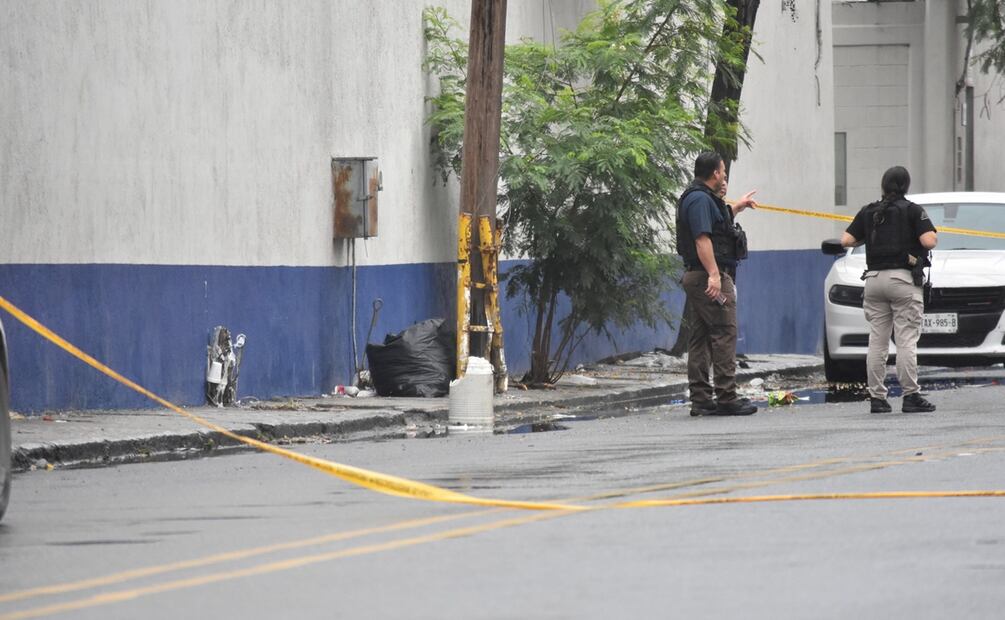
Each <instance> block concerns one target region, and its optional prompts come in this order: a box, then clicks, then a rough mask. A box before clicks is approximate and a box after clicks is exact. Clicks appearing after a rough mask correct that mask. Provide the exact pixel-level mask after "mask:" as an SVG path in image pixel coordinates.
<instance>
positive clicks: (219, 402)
mask: <svg viewBox="0 0 1005 620" xmlns="http://www.w3.org/2000/svg"><path fill="white" fill-rule="evenodd" d="M244 342H245V336H244V334H238V335H237V338H236V339H235V340H234V341H233V342H231V340H230V331H228V330H227V328H226V327H223V326H221V325H218V326H216V327H214V328H213V331H212V332H211V333H210V336H209V345H208V346H207V347H206V400H207V401H209V404H211V405H216V406H217V407H223V406H225V405H233V404H234V402H235V401H236V400H237V378H238V376H239V375H240V370H241V359H242V358H243V357H244Z"/></svg>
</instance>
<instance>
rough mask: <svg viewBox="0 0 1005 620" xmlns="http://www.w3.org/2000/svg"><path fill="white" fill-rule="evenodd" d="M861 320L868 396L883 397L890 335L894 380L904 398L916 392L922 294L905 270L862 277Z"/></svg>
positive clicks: (893, 270) (918, 388) (885, 391)
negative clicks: (865, 326) (863, 321)
mask: <svg viewBox="0 0 1005 620" xmlns="http://www.w3.org/2000/svg"><path fill="white" fill-rule="evenodd" d="M863 308H864V309H865V318H866V320H867V321H869V327H870V331H869V355H868V357H866V362H865V365H866V375H867V377H868V381H869V395H870V396H872V397H873V398H886V395H887V389H886V385H885V384H884V381H885V379H886V360H887V357H888V354H889V347H890V334H891V332H892V333H893V335H894V339H895V340H896V344H897V379H898V380H899V381H900V386H901V387H902V388H903V389H904V396H907V395H908V394H914V393H915V392H919V391H920V390H921V388H920V387H919V386H918V338H920V337H921V321H922V317H923V316H924V313H925V302H924V293H923V292H922V289H921V287H920V286H915V285H914V282H913V281H912V280H911V272H910V271H908V270H907V269H885V270H883V271H870V272H869V273H867V274H866V276H865V302H864V304H863Z"/></svg>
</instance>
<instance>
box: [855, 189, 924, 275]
mask: <svg viewBox="0 0 1005 620" xmlns="http://www.w3.org/2000/svg"><path fill="white" fill-rule="evenodd" d="M910 205H911V203H910V202H908V201H907V200H906V199H904V198H898V199H896V200H893V201H889V202H888V201H879V202H874V203H872V204H870V205H867V206H866V207H865V212H864V213H863V215H864V218H865V221H864V223H865V262H866V266H867V268H868V270H869V271H878V270H882V269H910V268H911V264H910V263H909V262H908V258H907V256H908V255H909V254H914V255H915V256H916V257H918V256H921V255H922V253H923V252H924V250H923V249H922V248H921V244H920V242H919V241H918V240H917V239H916V238H915V236H914V227H913V226H912V225H911V222H909V221H908V208H909V207H910Z"/></svg>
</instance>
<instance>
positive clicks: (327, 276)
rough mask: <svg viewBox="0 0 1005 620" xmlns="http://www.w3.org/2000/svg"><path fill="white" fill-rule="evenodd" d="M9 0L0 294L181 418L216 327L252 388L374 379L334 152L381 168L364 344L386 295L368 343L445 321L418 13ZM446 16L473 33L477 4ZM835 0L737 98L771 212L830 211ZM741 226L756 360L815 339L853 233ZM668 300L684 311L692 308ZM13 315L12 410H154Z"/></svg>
mask: <svg viewBox="0 0 1005 620" xmlns="http://www.w3.org/2000/svg"><path fill="white" fill-rule="evenodd" d="M4 4H5V6H6V13H5V14H6V15H7V17H5V19H4V20H3V21H2V22H0V39H2V40H3V41H5V42H6V46H4V47H3V48H0V83H3V84H5V85H8V87H7V88H6V90H7V93H6V94H5V95H4V97H2V98H0V123H2V125H0V126H2V127H3V131H2V132H0V215H2V227H3V232H4V235H3V237H4V244H2V247H0V295H3V296H4V297H6V298H7V299H8V300H10V301H11V302H12V303H14V304H15V305H17V306H19V307H21V308H22V309H23V310H25V311H26V312H28V313H29V314H31V315H33V316H35V317H36V318H37V319H39V320H40V321H41V322H43V323H44V324H46V325H47V326H49V327H50V328H51V329H53V330H54V331H56V332H57V333H59V334H61V335H62V336H64V337H66V338H67V339H68V340H70V341H71V342H73V343H75V344H76V345H78V346H79V347H80V348H81V349H83V350H84V351H86V352H88V353H90V354H92V355H94V356H95V357H97V358H98V359H100V360H102V361H104V362H106V363H107V364H108V365H109V366H111V367H113V368H115V369H116V370H118V371H120V372H122V373H123V374H124V375H126V376H128V377H130V378H132V379H134V380H135V381H137V382H138V383H140V384H142V385H144V386H146V387H148V388H149V389H151V390H152V391H154V392H156V393H158V394H160V395H162V396H164V397H166V398H168V399H170V400H173V401H175V402H178V403H181V404H198V403H201V402H203V382H204V376H205V356H206V343H207V337H208V334H209V332H210V330H211V329H212V328H213V327H214V326H216V325H224V326H226V327H228V328H229V329H230V330H232V331H233V332H235V333H236V332H240V333H244V334H246V335H247V346H246V349H245V354H244V363H243V365H242V368H241V382H240V395H241V396H248V395H254V396H258V397H262V398H265V397H273V396H281V395H317V394H321V393H323V392H329V391H331V390H332V388H333V386H335V385H336V384H339V383H346V382H348V381H349V379H350V377H351V376H352V372H353V369H354V366H355V362H354V360H353V354H352V341H353V338H352V332H351V326H352V324H353V321H352V316H353V308H352V301H351V300H352V297H353V295H352V291H353V288H354V287H353V273H354V270H353V267H352V261H351V258H350V246H349V242H348V241H345V240H333V236H332V228H333V219H334V205H333V200H334V198H333V188H332V177H331V171H330V161H331V158H332V157H355V156H376V157H378V158H379V160H380V166H381V170H382V171H383V184H384V190H383V191H382V192H381V193H380V197H379V204H380V208H379V224H380V226H379V234H378V236H376V237H374V238H371V239H368V240H366V241H362V240H361V241H357V242H356V262H357V264H358V266H357V268H356V270H355V273H356V277H355V280H356V282H355V291H356V300H357V307H356V321H355V325H356V330H355V331H356V341H357V343H358V345H359V355H360V356H361V355H362V349H363V344H364V342H363V341H364V339H365V337H366V332H367V328H368V327H369V318H370V304H371V302H372V301H373V300H374V299H376V298H381V299H382V300H383V302H384V306H383V310H382V311H381V314H380V318H379V321H378V323H377V325H376V326H375V328H374V339H381V338H383V336H384V334H386V333H388V332H396V331H399V330H401V329H403V328H405V327H407V326H408V325H409V324H411V323H413V322H415V321H418V320H422V319H426V318H430V317H438V316H443V317H448V318H449V317H451V315H452V313H453V308H454V282H455V275H454V264H453V261H454V248H455V246H456V242H455V237H456V213H457V210H458V209H457V188H456V186H455V185H453V184H449V185H446V186H444V185H443V184H442V182H441V181H439V180H438V179H436V178H435V175H434V173H433V168H432V163H431V155H430V152H429V138H430V136H429V132H428V129H427V128H426V126H425V125H424V119H425V115H426V113H427V109H426V104H425V102H424V97H425V96H427V95H428V94H430V92H431V89H432V88H434V84H433V80H431V79H430V78H428V76H427V75H426V74H425V72H424V71H423V69H422V67H421V62H422V56H423V40H422V22H421V9H422V7H421V6H419V4H418V3H401V2H397V1H374V2H367V3H362V4H360V3H358V2H347V1H330V0H316V1H309V0H304V1H303V2H297V3H266V4H263V5H261V6H254V7H252V6H251V5H250V4H249V5H244V4H236V5H235V4H233V3H230V2H224V1H222V0H219V1H217V0H210V1H206V2H181V3H179V2H168V1H167V0H163V1H161V0H155V1H153V2H147V3H93V2H85V1H83V0H80V1H73V0H69V1H67V2H62V3H58V4H53V3H15V2H11V3H4ZM442 4H444V5H446V6H447V8H448V9H449V10H450V11H451V12H452V14H453V15H455V16H457V17H459V18H461V19H460V21H466V19H464V18H465V16H466V15H467V12H468V4H467V3H466V2H464V1H462V0H452V1H449V2H444V3H442ZM827 4H828V3H824V6H825V8H826V11H825V12H824V14H822V16H821V19H822V20H823V24H824V30H823V35H821V37H818V36H817V30H816V26H815V24H816V23H817V22H818V21H819V20H816V21H815V20H814V19H813V18H812V16H802V17H800V18H798V19H795V18H793V17H792V16H789V15H781V16H779V15H777V14H776V13H775V12H772V11H764V12H763V15H762V17H759V19H758V31H759V32H758V34H759V36H758V37H757V38H758V39H759V40H761V41H762V43H761V47H760V48H759V51H760V54H761V55H762V57H763V58H764V62H763V63H759V62H756V61H755V62H754V64H753V65H752V66H751V69H750V72H749V75H748V87H747V88H746V89H745V92H744V102H743V103H744V106H745V110H746V116H745V118H746V119H747V124H748V126H749V127H750V129H751V132H752V135H753V138H754V143H753V146H752V149H751V150H749V151H746V152H744V153H742V154H741V157H740V160H739V161H738V162H737V163H736V164H735V165H734V167H733V173H732V177H733V178H732V179H731V190H732V191H731V195H736V196H738V195H739V194H740V193H742V191H743V190H746V189H747V188H752V187H758V188H759V189H760V192H759V194H758V198H760V199H761V200H763V201H764V202H767V203H772V204H780V205H787V206H797V207H800V208H811V209H815V210H820V211H833V209H834V206H833V165H834V160H833V153H832V150H833V149H832V138H833V137H832V133H833V127H834V121H833V109H832V108H831V107H829V105H827V102H829V100H830V99H829V98H830V97H831V82H832V79H831V70H830V39H829V19H830V11H829V7H828V6H827ZM591 6H593V3H592V2H590V1H588V0H582V1H578V0H577V1H572V2H563V3H556V4H555V6H554V7H552V8H553V10H552V11H550V12H542V11H541V6H540V2H534V1H531V0H523V1H521V0H510V10H509V18H508V25H507V29H508V39H510V40H516V39H517V38H519V37H523V36H530V37H536V38H538V39H540V40H544V41H548V42H550V41H552V40H553V37H554V33H555V32H556V31H557V30H559V29H560V28H563V27H565V28H571V27H573V26H574V25H575V24H576V23H577V22H578V20H579V18H580V17H581V16H582V15H583V14H584V13H585V12H586V11H587V10H588V9H589V8H590V7H591ZM793 46H795V47H798V48H799V49H809V50H811V51H812V50H816V51H817V52H819V53H820V54H822V55H823V62H822V63H818V62H816V60H815V58H816V57H815V55H814V54H813V53H809V54H792V53H791V49H790V48H792V47H793ZM780 67H781V68H782V70H780ZM794 77H798V78H800V79H799V80H794ZM793 84H797V86H793ZM780 92H785V93H786V97H785V98H784V99H780V98H779V97H778V93H780ZM821 101H823V102H824V103H823V104H821V103H820V102H821ZM742 221H743V224H744V226H745V228H746V229H747V230H748V233H749V234H750V238H751V246H752V249H753V253H752V256H751V258H750V259H749V261H748V262H747V263H746V264H744V265H743V266H742V268H741V272H740V275H739V289H740V300H739V304H740V308H741V312H740V320H741V342H740V349H741V351H745V352H748V353H757V352H797V353H814V352H816V351H818V348H819V341H820V325H821V321H822V292H821V284H822V281H823V276H824V274H825V273H826V270H827V268H828V266H829V262H828V259H826V258H825V257H824V256H822V255H821V254H820V253H819V252H818V251H817V250H816V248H817V247H818V246H819V241H820V239H822V238H824V237H826V236H831V235H832V234H833V231H834V230H835V226H834V225H833V224H831V223H828V222H823V221H817V220H812V219H796V218H792V217H791V216H782V215H778V214H773V213H767V212H761V213H758V212H753V213H751V212H747V213H744V215H743V216H742ZM507 264H511V263H504V269H505V266H506V265H507ZM667 303H668V304H669V305H670V306H671V307H672V308H674V310H675V311H676V312H677V313H679V312H680V308H681V306H682V298H681V295H680V294H679V293H678V292H674V293H671V294H670V295H669V296H668V297H667ZM522 306H523V303H522V300H513V299H509V300H506V303H505V306H504V308H503V316H504V321H505V326H506V349H507V359H508V361H509V363H510V367H511V370H512V371H514V372H519V371H521V370H523V369H525V368H526V367H527V365H528V360H529V345H530V333H531V329H530V319H529V318H528V317H527V316H525V315H523V314H521V310H522ZM3 319H4V323H5V326H6V328H7V333H8V337H9V340H10V357H11V373H12V377H11V379H12V384H13V396H12V399H13V403H12V405H13V408H14V409H15V410H18V411H21V412H25V413H32V412H38V411H43V410H58V409H93V408H117V407H134V406H147V405H149V404H150V403H148V402H146V401H145V400H144V399H143V398H142V397H141V396H139V395H136V394H133V393H131V392H130V391H129V390H127V389H126V388H124V387H121V386H118V385H117V384H115V383H114V382H113V381H111V380H110V379H107V378H105V377H103V376H102V375H99V374H97V373H96V372H95V371H94V370H92V369H91V368H89V367H87V366H85V365H84V364H82V363H80V362H77V361H75V360H73V359H72V358H70V357H69V356H68V355H67V354H66V353H64V352H62V351H60V350H58V349H57V348H55V347H54V346H52V345H50V344H48V343H46V342H44V341H43V340H41V339H40V338H39V337H38V336H36V335H35V334H33V333H31V332H30V331H28V330H27V329H26V328H24V327H23V326H21V325H19V324H17V323H16V322H15V321H14V320H13V319H12V318H11V317H8V316H5V317H3ZM674 338H675V333H674V330H673V328H672V327H670V326H668V327H664V328H661V329H657V330H650V329H647V328H638V329H635V330H630V331H628V332H625V333H621V334H618V335H617V337H616V338H615V340H614V341H610V340H608V339H606V338H604V337H596V338H591V339H588V340H587V341H585V342H584V343H583V345H582V347H581V348H580V350H579V354H578V359H579V361H591V360H596V359H598V358H600V357H604V356H607V355H610V354H612V353H615V352H619V351H631V350H640V349H642V350H644V349H651V348H652V347H657V346H660V347H669V346H671V345H672V344H673V342H674Z"/></svg>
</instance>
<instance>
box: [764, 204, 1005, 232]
mask: <svg viewBox="0 0 1005 620" xmlns="http://www.w3.org/2000/svg"><path fill="white" fill-rule="evenodd" d="M757 210H758V211H772V212H774V213H787V214H789V215H801V216H804V217H816V218H820V219H824V220H834V221H837V222H850V221H852V219H854V218H852V217H851V216H850V215H839V214H837V213H823V212H820V211H806V210H803V209H787V208H785V207H776V206H774V205H762V204H758V205H757ZM938 229H939V232H944V233H952V234H954V235H968V236H971V237H987V238H989V239H1005V233H1001V232H992V231H987V230H973V229H970V228H954V227H952V226H939V227H938Z"/></svg>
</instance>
